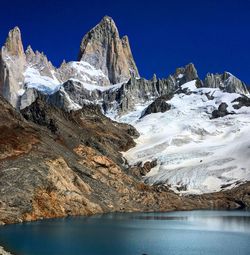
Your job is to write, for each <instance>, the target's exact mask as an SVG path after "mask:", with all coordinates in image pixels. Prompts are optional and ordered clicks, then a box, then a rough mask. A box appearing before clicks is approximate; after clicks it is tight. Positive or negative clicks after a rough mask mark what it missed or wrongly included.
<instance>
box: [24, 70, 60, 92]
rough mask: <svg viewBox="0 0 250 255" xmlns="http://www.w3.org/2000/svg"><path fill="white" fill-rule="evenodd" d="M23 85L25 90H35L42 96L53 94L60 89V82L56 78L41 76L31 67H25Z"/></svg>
mask: <svg viewBox="0 0 250 255" xmlns="http://www.w3.org/2000/svg"><path fill="white" fill-rule="evenodd" d="M24 83H25V86H26V88H35V89H37V90H39V91H41V92H43V93H44V94H53V93H54V92H55V91H57V90H58V89H59V87H60V82H59V81H58V80H57V79H56V78H51V77H48V76H42V75H41V74H40V73H39V71H38V70H37V69H35V68H33V67H27V69H26V70H25V72H24Z"/></svg>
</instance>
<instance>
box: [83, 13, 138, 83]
mask: <svg viewBox="0 0 250 255" xmlns="http://www.w3.org/2000/svg"><path fill="white" fill-rule="evenodd" d="M78 61H85V62H88V63H89V64H91V65H92V66H94V67H95V68H97V69H100V70H102V71H103V73H104V74H105V75H107V77H108V78H109V80H110V83H111V84H115V83H119V82H123V81H125V80H128V79H129V78H130V77H131V76H135V77H139V72H138V69H137V67H136V64H135V62H134V59H133V56H132V52H131V48H130V45H129V40H128V37H127V36H124V37H123V38H122V39H121V38H120V36H119V32H118V29H117V27H116V24H115V22H114V20H113V19H112V18H111V17H109V16H104V17H103V18H102V20H101V21H100V22H99V23H98V24H97V25H96V26H95V27H94V28H92V29H91V30H90V31H89V32H88V33H87V34H86V35H85V36H84V37H83V39H82V41H81V45H80V51H79V54H78Z"/></svg>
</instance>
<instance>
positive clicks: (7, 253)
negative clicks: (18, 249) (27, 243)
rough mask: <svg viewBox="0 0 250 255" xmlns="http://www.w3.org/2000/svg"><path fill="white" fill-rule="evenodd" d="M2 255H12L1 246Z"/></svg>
mask: <svg viewBox="0 0 250 255" xmlns="http://www.w3.org/2000/svg"><path fill="white" fill-rule="evenodd" d="M0 255H11V253H10V252H8V251H6V250H4V248H3V247H2V246H0Z"/></svg>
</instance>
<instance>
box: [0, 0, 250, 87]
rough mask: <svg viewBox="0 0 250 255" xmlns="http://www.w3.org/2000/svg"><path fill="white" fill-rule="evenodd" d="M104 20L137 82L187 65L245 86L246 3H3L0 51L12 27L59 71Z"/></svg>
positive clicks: (249, 58) (249, 29) (249, 68)
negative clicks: (126, 49) (111, 24)
mask: <svg viewBox="0 0 250 255" xmlns="http://www.w3.org/2000/svg"><path fill="white" fill-rule="evenodd" d="M104 15H109V16H111V17H113V19H114V20H115V22H116V24H117V26H118V28H119V31H120V35H125V34H127V35H128V36H129V39H130V44H131V48H132V51H133V55H134V58H135V61H136V63H137V66H138V68H139V71H140V74H141V76H144V77H146V78H150V77H151V76H152V75H153V73H156V74H157V75H158V76H159V77H166V76H167V75H168V74H170V73H172V72H174V70H175V69H176V68H177V67H179V66H183V65H185V64H187V63H189V62H193V63H194V64H195V66H196V67H197V69H198V73H199V75H200V77H201V78H203V77H204V75H205V74H206V73H207V72H223V71H224V70H227V71H230V72H231V73H233V74H235V75H236V76H238V77H239V78H241V79H242V80H243V81H245V82H246V83H247V84H249V85H250V0H207V1H204V0H200V1H198V0H185V1H184V0H178V1H176V0H172V1H168V0H166V1H158V0H151V1H136V0H122V1H120V0H116V1H115V0H112V1H111V0H104V1H98V0H90V1H80V0H68V1H63V0H61V1H60V0H37V1H36V0H32V1H30V0H20V1H17V0H11V1H1V14H0V25H1V30H0V44H1V45H2V44H3V43H4V41H5V38H6V35H7V33H8V30H9V29H11V28H12V27H14V26H16V25H17V26H19V27H20V29H21V31H22V37H23V42H24V46H27V45H28V44H31V45H32V48H33V49H38V50H39V51H44V52H45V54H46V55H47V56H48V58H49V59H50V60H51V61H52V63H53V64H55V65H57V66H58V65H59V64H60V62H61V61H62V60H63V59H64V58H65V59H66V60H67V61H69V60H76V58H77V54H78V49H79V45H80V40H81V38H82V36H83V35H84V34H85V33H86V32H87V31H88V30H89V29H90V28H92V27H93V26H94V25H96V24H97V23H98V22H99V21H100V20H101V18H102V17H103V16H104Z"/></svg>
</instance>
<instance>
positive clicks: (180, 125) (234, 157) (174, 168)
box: [121, 81, 250, 194]
mask: <svg viewBox="0 0 250 255" xmlns="http://www.w3.org/2000/svg"><path fill="white" fill-rule="evenodd" d="M181 89H182V90H183V92H181V93H176V94H175V95H174V96H173V98H172V99H171V100H169V101H167V103H168V104H170V105H171V109H170V110H169V111H166V112H164V113H153V114H150V115H147V116H145V117H143V118H141V119H139V116H140V114H139V113H138V110H137V111H135V112H134V113H133V112H131V113H130V114H129V115H128V116H127V117H126V116H123V117H122V119H121V120H123V121H126V120H129V122H130V123H133V125H134V126H135V128H136V129H137V130H138V131H139V132H140V134H141V135H140V137H139V138H138V139H137V140H136V143H137V145H136V147H134V148H132V149H130V150H129V151H128V152H126V153H124V156H125V157H126V158H127V159H128V161H129V163H130V164H131V165H134V164H136V163H138V162H143V163H144V162H146V161H152V160H155V159H156V160H157V166H156V167H155V168H153V169H151V171H150V172H149V173H148V174H147V175H146V176H145V182H147V183H150V184H165V185H168V186H170V187H171V189H173V190H174V191H175V192H178V193H182V194H185V193H188V194H201V193H210V192H215V191H221V190H224V189H231V188H233V187H235V186H237V185H239V184H241V183H243V182H245V181H249V180H250V140H249V133H250V108H248V107H244V106H243V107H241V108H240V109H235V108H234V106H235V105H237V104H238V103H237V102H233V101H234V100H235V99H237V98H239V97H241V95H240V94H236V93H226V92H222V91H221V90H220V89H218V88H196V86H195V81H191V82H188V83H186V84H184V85H182V86H181ZM223 102H224V103H226V104H227V105H228V107H227V111H228V112H230V113H233V114H229V115H227V116H225V117H223V118H214V119H213V118H211V116H212V112H213V111H214V110H216V109H218V107H219V105H220V104H221V103H223ZM138 109H139V108H138ZM139 110H141V112H142V109H139ZM131 116H134V119H133V118H131Z"/></svg>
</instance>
